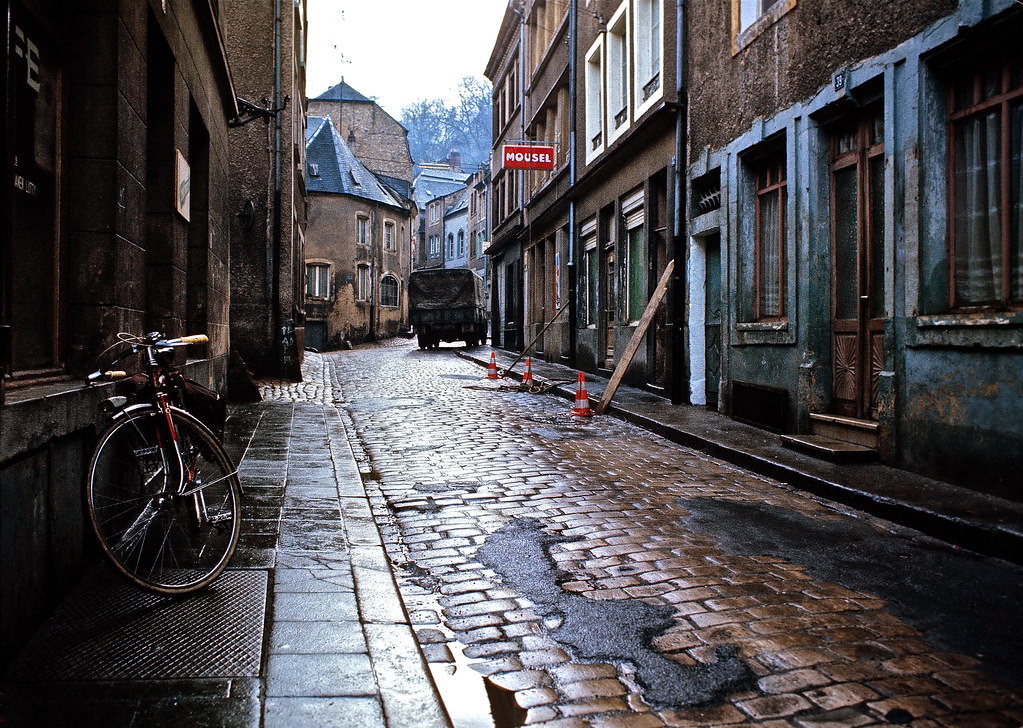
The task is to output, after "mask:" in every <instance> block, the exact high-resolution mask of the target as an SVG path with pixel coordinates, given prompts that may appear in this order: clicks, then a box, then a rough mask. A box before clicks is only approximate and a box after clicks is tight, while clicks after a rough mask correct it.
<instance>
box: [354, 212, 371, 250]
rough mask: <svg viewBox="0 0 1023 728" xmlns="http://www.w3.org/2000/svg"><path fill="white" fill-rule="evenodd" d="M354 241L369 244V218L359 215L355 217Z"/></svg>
mask: <svg viewBox="0 0 1023 728" xmlns="http://www.w3.org/2000/svg"><path fill="white" fill-rule="evenodd" d="M355 235H356V242H357V243H358V244H359V245H369V218H368V217H362V216H361V215H360V216H359V217H357V218H356V219H355Z"/></svg>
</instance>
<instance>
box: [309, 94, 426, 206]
mask: <svg viewBox="0 0 1023 728" xmlns="http://www.w3.org/2000/svg"><path fill="white" fill-rule="evenodd" d="M309 114H310V115H312V116H317V117H321V118H328V117H329V118H330V119H331V121H332V122H333V124H334V126H335V127H336V128H337V130H338V132H339V133H340V134H341V138H342V139H344V141H345V144H346V145H347V146H348V148H349V149H350V150H351V151H352V153H353V154H354V155H355V156H356V157H358V158H359V159H361V160H362V161H363V164H365V166H366V167H367V168H368V169H369V170H370V171H371V172H374V173H376V174H378V175H381V176H382V177H385V178H393V179H395V180H402V181H404V182H405V183H406V184H411V183H412V175H413V171H412V167H413V165H412V155H411V154H410V153H409V147H408V130H407V129H406V128H405V127H403V126H402V125H401V124H400V123H399V122H397V121H395V119H394V117H392V116H391V115H390V114H388V113H387V112H386V111H384V110H383V108H382V107H381V106H380V104H378V103H376V102H375V101H373V99H371V98H369V97H367V96H363V95H362V94H361V93H359V92H358V91H356V90H355V89H354V88H352V87H351V86H349V85H348V84H347V83H345V82H344V81H341V82H340V83H338V84H335V85H334V86H331V87H330V88H329V89H327V90H326V91H324V92H323V93H322V94H320V95H319V96H316V97H315V98H312V99H309ZM403 194H404V195H405V196H406V197H407V196H408V190H407V189H406V190H404V191H403Z"/></svg>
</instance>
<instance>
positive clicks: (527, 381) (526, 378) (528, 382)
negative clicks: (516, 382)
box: [522, 356, 533, 389]
mask: <svg viewBox="0 0 1023 728" xmlns="http://www.w3.org/2000/svg"><path fill="white" fill-rule="evenodd" d="M532 386H533V368H532V367H531V366H530V363H529V357H528V356H527V357H526V371H525V372H523V373H522V388H523V389H526V388H528V387H532Z"/></svg>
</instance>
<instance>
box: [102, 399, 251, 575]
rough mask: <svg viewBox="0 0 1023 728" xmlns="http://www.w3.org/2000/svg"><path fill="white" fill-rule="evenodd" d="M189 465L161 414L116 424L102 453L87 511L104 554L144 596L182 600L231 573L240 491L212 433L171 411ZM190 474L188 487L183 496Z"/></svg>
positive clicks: (153, 411)
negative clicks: (225, 572)
mask: <svg viewBox="0 0 1023 728" xmlns="http://www.w3.org/2000/svg"><path fill="white" fill-rule="evenodd" d="M171 416H172V417H173V420H174V425H175V428H176V429H177V432H178V444H179V448H180V451H181V456H182V457H181V459H182V465H180V466H179V464H178V459H177V456H176V455H175V452H174V447H173V443H172V442H171V440H170V435H169V432H168V428H167V423H166V420H165V418H164V416H163V413H162V412H160V410H159V409H158V408H156V407H147V408H143V409H139V410H137V411H134V412H132V413H130V414H128V415H125V416H123V417H122V418H119V419H117V420H115V421H114V424H113V425H112V426H111V427H110V428H109V429H107V430H106V431H105V432H104V433H103V435H102V437H101V438H100V440H99V443H98V444H97V446H96V451H95V453H94V455H93V458H92V463H91V464H90V466H89V475H88V480H87V482H86V504H87V508H88V511H89V519H90V520H91V522H92V526H93V530H94V531H95V532H96V536H97V537H98V539H99V542H100V545H101V546H102V548H103V552H104V553H105V554H106V556H107V558H108V559H109V560H110V562H111V563H112V564H113V565H114V567H116V568H117V570H118V571H120V572H121V573H122V574H123V575H124V576H126V577H127V578H128V579H130V580H131V581H132V582H134V583H135V584H137V585H138V586H140V587H143V588H144V589H148V590H150V591H154V592H157V593H161V594H182V593H187V592H192V591H195V590H197V589H201V588H203V587H204V586H206V585H208V584H209V583H210V582H212V581H213V580H214V579H216V578H217V576H219V575H220V573H221V572H222V571H223V570H224V569H225V568H226V567H227V564H228V562H229V561H230V559H231V556H232V555H233V554H234V550H235V547H236V546H237V544H238V537H239V535H240V533H241V484H240V483H239V482H238V475H237V472H236V471H235V468H234V466H233V465H232V463H231V460H230V458H229V457H228V455H227V453H225V452H224V449H223V448H222V447H221V446H220V443H219V442H217V440H216V438H215V437H214V436H213V434H212V433H211V432H210V431H209V430H208V429H207V428H206V427H205V426H204V425H203V424H202V423H201V422H199V420H197V419H196V418H195V417H193V416H192V415H190V414H188V413H187V412H184V411H182V410H178V409H172V414H171ZM182 468H183V471H184V483H185V487H184V489H183V492H178V491H179V488H178V486H179V483H180V482H181V479H180V478H179V473H180V472H181V470H182Z"/></svg>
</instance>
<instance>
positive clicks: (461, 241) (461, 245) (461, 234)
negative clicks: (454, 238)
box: [458, 230, 465, 258]
mask: <svg viewBox="0 0 1023 728" xmlns="http://www.w3.org/2000/svg"><path fill="white" fill-rule="evenodd" d="M464 255H465V231H464V230H459V231H458V257H459V258H461V257H462V256H464Z"/></svg>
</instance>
